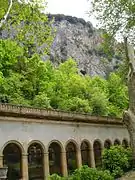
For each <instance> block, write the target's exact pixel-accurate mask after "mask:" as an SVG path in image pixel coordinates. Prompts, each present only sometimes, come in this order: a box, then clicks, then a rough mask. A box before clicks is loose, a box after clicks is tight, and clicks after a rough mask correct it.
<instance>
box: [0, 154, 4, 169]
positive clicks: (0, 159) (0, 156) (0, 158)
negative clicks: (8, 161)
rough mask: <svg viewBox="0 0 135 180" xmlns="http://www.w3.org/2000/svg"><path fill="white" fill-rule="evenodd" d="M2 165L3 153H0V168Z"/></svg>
mask: <svg viewBox="0 0 135 180" xmlns="http://www.w3.org/2000/svg"><path fill="white" fill-rule="evenodd" d="M1 167H3V155H0V168H1Z"/></svg>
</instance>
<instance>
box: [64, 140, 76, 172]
mask: <svg viewBox="0 0 135 180" xmlns="http://www.w3.org/2000/svg"><path fill="white" fill-rule="evenodd" d="M65 149H66V158H67V170H68V174H71V173H72V172H73V171H74V170H75V169H77V151H78V149H79V145H78V144H77V142H76V141H75V140H73V139H69V140H68V141H67V142H66V144H65Z"/></svg>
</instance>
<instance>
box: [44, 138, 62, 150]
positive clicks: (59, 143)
mask: <svg viewBox="0 0 135 180" xmlns="http://www.w3.org/2000/svg"><path fill="white" fill-rule="evenodd" d="M52 143H57V144H58V145H59V146H60V148H61V152H63V151H64V150H65V149H64V145H63V144H62V143H61V142H60V141H59V140H56V139H54V140H51V141H50V142H49V143H48V145H47V152H48V150H49V146H50V145H51V144H52Z"/></svg>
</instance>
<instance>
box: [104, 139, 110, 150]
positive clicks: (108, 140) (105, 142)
mask: <svg viewBox="0 0 135 180" xmlns="http://www.w3.org/2000/svg"><path fill="white" fill-rule="evenodd" d="M111 146H112V141H111V140H110V139H106V140H105V141H104V148H106V149H110V147H111Z"/></svg>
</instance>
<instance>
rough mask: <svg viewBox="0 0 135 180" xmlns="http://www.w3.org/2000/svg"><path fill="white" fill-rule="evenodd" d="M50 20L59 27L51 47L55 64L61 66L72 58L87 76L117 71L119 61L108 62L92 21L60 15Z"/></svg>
mask: <svg viewBox="0 0 135 180" xmlns="http://www.w3.org/2000/svg"><path fill="white" fill-rule="evenodd" d="M48 17H49V19H52V18H54V19H55V21H54V23H53V26H54V27H55V28H56V36H55V39H54V42H53V44H52V47H51V60H52V62H53V63H55V64H58V63H60V62H63V61H65V60H67V59H68V58H69V57H72V58H73V59H75V60H76V61H77V64H78V67H79V69H80V70H81V71H82V72H83V73H84V74H85V73H88V74H90V75H92V76H93V75H100V76H104V77H105V76H106V75H108V73H109V72H111V71H114V69H115V68H116V67H117V64H118V61H117V60H116V59H112V60H111V62H110V61H108V60H107V58H106V56H105V54H104V53H103V52H102V51H101V50H100V45H101V41H102V38H101V35H100V33H99V31H98V30H96V29H95V28H94V27H93V26H92V24H91V23H90V22H86V21H85V20H83V19H80V18H76V17H72V16H64V15H59V14H57V15H48Z"/></svg>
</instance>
